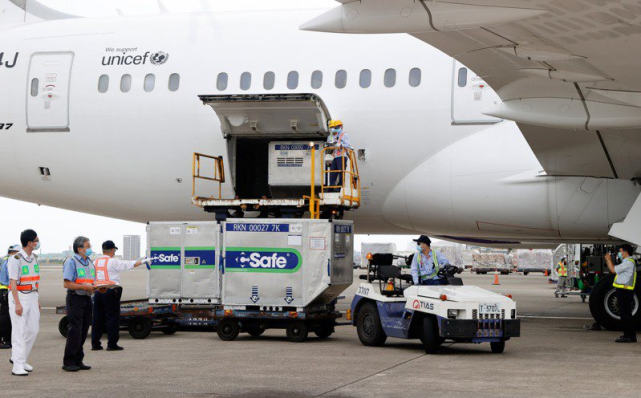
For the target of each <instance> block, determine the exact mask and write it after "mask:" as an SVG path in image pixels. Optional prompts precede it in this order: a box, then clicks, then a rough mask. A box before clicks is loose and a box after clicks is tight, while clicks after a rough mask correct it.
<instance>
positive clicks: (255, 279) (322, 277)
mask: <svg viewBox="0 0 641 398" xmlns="http://www.w3.org/2000/svg"><path fill="white" fill-rule="evenodd" d="M353 234H354V230H353V224H352V222H351V221H337V220H333V221H330V220H304V219H268V220H266V219H262V220H260V219H259V220H246V219H243V220H231V221H227V222H224V223H223V232H222V235H223V247H224V249H223V272H224V274H223V289H222V293H223V294H222V297H223V304H224V305H225V307H226V308H227V307H230V308H239V307H240V308H242V307H247V306H252V307H255V306H257V307H260V308H261V309H267V310H276V309H278V308H282V307H306V306H309V305H323V304H328V303H330V302H331V301H333V300H334V299H336V298H337V297H338V296H339V295H340V294H341V293H342V292H343V291H344V290H345V289H346V288H347V287H349V286H350V285H351V284H352V281H353V271H352V257H353V252H354V250H353V244H354V236H353Z"/></svg>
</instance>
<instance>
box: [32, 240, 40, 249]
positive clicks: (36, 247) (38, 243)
mask: <svg viewBox="0 0 641 398" xmlns="http://www.w3.org/2000/svg"><path fill="white" fill-rule="evenodd" d="M39 249H40V242H36V246H35V247H34V248H33V250H39Z"/></svg>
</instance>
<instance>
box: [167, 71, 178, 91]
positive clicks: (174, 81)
mask: <svg viewBox="0 0 641 398" xmlns="http://www.w3.org/2000/svg"><path fill="white" fill-rule="evenodd" d="M178 87H180V75H179V74H178V73H172V74H171V75H169V91H176V90H178Z"/></svg>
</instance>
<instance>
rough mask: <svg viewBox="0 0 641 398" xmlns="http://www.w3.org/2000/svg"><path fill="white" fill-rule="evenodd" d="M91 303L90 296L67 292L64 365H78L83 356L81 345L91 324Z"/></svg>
mask: <svg viewBox="0 0 641 398" xmlns="http://www.w3.org/2000/svg"><path fill="white" fill-rule="evenodd" d="M92 307H93V304H92V302H91V297H90V296H79V295H77V294H75V293H71V292H68V293H67V319H68V320H69V331H68V334H67V345H66V346H65V356H64V359H63V364H64V365H65V366H73V365H76V366H78V365H80V364H81V363H82V360H83V359H84V357H85V351H84V349H83V348H82V346H83V345H84V344H85V340H87V334H88V332H89V326H90V325H91V312H92V311H91V309H92Z"/></svg>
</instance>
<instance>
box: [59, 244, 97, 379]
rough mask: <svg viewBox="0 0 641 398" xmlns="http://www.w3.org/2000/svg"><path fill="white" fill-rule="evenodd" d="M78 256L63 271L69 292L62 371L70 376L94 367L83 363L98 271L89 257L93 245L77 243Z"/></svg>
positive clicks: (75, 248) (76, 254)
mask: <svg viewBox="0 0 641 398" xmlns="http://www.w3.org/2000/svg"><path fill="white" fill-rule="evenodd" d="M73 252H74V255H73V256H71V257H69V258H68V259H67V260H66V261H65V263H64V265H63V268H62V277H63V279H64V287H65V288H66V289H67V320H68V321H69V329H68V332H67V344H66V346H65V354H64V358H63V365H62V369H63V370H65V371H67V372H77V371H78V370H89V369H91V366H87V365H85V364H84V363H83V362H82V361H83V359H84V357H85V352H84V349H83V345H84V344H85V340H86V339H87V333H88V331H89V326H90V325H91V312H92V306H93V305H92V303H91V295H92V294H93V292H94V286H93V283H94V279H95V278H96V271H95V269H94V265H93V263H92V262H91V259H90V258H89V256H91V254H92V253H93V252H92V250H91V242H90V241H89V239H88V238H85V237H84V236H79V237H77V238H76V239H75V240H74V242H73Z"/></svg>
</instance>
